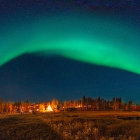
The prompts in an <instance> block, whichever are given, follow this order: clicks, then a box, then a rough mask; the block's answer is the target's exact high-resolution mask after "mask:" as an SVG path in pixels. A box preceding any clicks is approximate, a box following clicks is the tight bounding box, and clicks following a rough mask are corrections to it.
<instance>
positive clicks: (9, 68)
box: [0, 54, 140, 102]
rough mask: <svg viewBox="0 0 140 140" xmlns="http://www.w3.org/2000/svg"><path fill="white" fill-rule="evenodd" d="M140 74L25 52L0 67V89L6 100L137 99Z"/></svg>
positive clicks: (138, 97) (139, 97) (139, 88)
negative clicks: (85, 97)
mask: <svg viewBox="0 0 140 140" xmlns="http://www.w3.org/2000/svg"><path fill="white" fill-rule="evenodd" d="M139 85H140V75H136V74H133V73H131V72H127V71H122V70H118V69H112V68H107V67H102V66H96V65H91V64H86V63H82V62H78V61H74V60H70V59H65V58H62V57H58V56H48V57H41V56H36V55H31V54H30V55H29V54H26V55H24V56H21V57H19V58H17V59H14V60H12V61H11V62H9V63H8V64H6V65H4V66H3V67H1V68H0V93H1V97H2V98H4V99H7V100H23V99H29V100H32V101H33V100H43V101H44V100H47V99H52V98H58V99H60V100H65V99H78V98H81V96H82V95H86V96H91V97H98V96H101V97H105V98H112V97H114V96H115V97H123V99H125V100H128V99H133V100H135V101H136V102H139V100H140V86H139Z"/></svg>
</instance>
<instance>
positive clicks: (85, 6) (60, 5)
mask: <svg viewBox="0 0 140 140" xmlns="http://www.w3.org/2000/svg"><path fill="white" fill-rule="evenodd" d="M139 5H140V1H139V0H118V1H117V2H116V0H112V1H110V0H104V1H103V0H69V1H66V0H36V1H29V0H24V1H23V0H12V1H11V0H7V1H6V0H0V27H1V28H0V29H2V28H3V26H5V24H6V22H11V23H13V22H17V21H18V20H20V21H21V19H22V20H23V21H24V22H25V23H26V22H28V19H30V18H37V17H40V16H42V15H44V14H45V15H46V14H48V15H49V16H50V15H53V14H55V13H59V12H60V13H61V12H62V13H65V12H69V11H74V12H76V11H78V10H83V11H84V10H85V11H89V12H94V11H99V12H101V13H102V12H103V13H104V12H106V13H112V14H113V15H114V16H118V15H120V14H121V15H123V16H124V18H126V17H127V18H129V19H130V22H131V21H133V20H135V21H136V22H137V23H138V24H140V6H139ZM118 13H119V14H118ZM0 47H1V46H0ZM83 95H86V96H91V97H98V96H101V97H105V98H112V97H113V96H116V97H120V96H121V97H123V98H124V99H125V100H129V99H133V100H134V101H136V102H139V101H140V75H137V74H133V73H131V72H127V71H122V70H118V69H112V68H107V67H101V66H96V65H91V64H86V63H82V62H78V61H74V60H70V59H66V58H62V57H58V56H51V57H50V56H48V57H41V56H36V55H33V54H26V55H23V56H21V57H18V58H16V59H14V60H12V61H11V62H9V63H7V64H6V65H4V66H2V67H0V98H4V99H6V100H24V99H29V100H47V99H52V98H58V99H60V100H65V99H78V98H81V96H83Z"/></svg>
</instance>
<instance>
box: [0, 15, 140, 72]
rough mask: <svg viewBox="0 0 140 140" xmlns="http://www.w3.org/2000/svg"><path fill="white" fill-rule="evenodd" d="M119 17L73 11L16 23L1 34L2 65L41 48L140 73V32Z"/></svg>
mask: <svg viewBox="0 0 140 140" xmlns="http://www.w3.org/2000/svg"><path fill="white" fill-rule="evenodd" d="M119 20H120V19H113V18H112V17H111V16H108V17H106V16H103V15H102V16H101V15H98V16H97V15H92V14H91V15H86V14H84V15H82V16H81V15H78V14H77V15H72V14H69V15H67V17H66V16H65V15H64V16H63V15H61V16H52V17H40V19H39V20H38V21H37V20H36V21H30V23H28V24H23V23H21V24H20V25H16V23H15V25H11V26H9V28H8V29H6V30H4V31H3V32H4V35H3V34H1V41H0V46H1V47H0V52H1V53H0V65H3V64H5V63H6V62H8V61H10V60H11V59H13V58H15V57H17V56H20V55H22V54H25V53H37V52H41V53H42V54H43V55H47V53H52V54H57V55H60V56H64V57H68V58H72V59H75V60H80V61H84V62H88V63H93V64H97V65H103V66H109V67H114V68H120V69H124V70H128V71H131V72H134V73H137V74H140V69H139V67H140V63H139V59H140V55H139V53H140V50H139V49H138V48H139V46H140V41H139V36H140V32H139V30H138V28H137V27H135V26H132V25H130V26H129V24H127V20H126V21H119ZM14 27H15V28H14ZM41 53H40V54H41Z"/></svg>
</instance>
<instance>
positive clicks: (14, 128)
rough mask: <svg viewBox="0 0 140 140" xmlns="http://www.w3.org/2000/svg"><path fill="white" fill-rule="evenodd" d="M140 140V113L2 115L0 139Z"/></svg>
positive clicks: (0, 117)
mask: <svg viewBox="0 0 140 140" xmlns="http://www.w3.org/2000/svg"><path fill="white" fill-rule="evenodd" d="M62 139H66V140H67V139H68V140H71V139H77V140H84V139H85V140H140V112H93V111H92V112H89V111H83V112H58V113H42V114H23V115H18V114H17V115H0V140H62Z"/></svg>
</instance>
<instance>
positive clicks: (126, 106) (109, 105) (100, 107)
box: [82, 96, 134, 111]
mask: <svg viewBox="0 0 140 140" xmlns="http://www.w3.org/2000/svg"><path fill="white" fill-rule="evenodd" d="M82 105H83V106H84V107H85V109H91V110H95V111H104V110H108V111H109V110H113V111H121V110H122V111H132V110H133V106H134V105H133V101H131V100H130V101H128V102H123V101H122V98H113V99H112V100H105V99H103V98H100V97H98V98H96V99H92V98H90V97H85V96H83V98H82Z"/></svg>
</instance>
